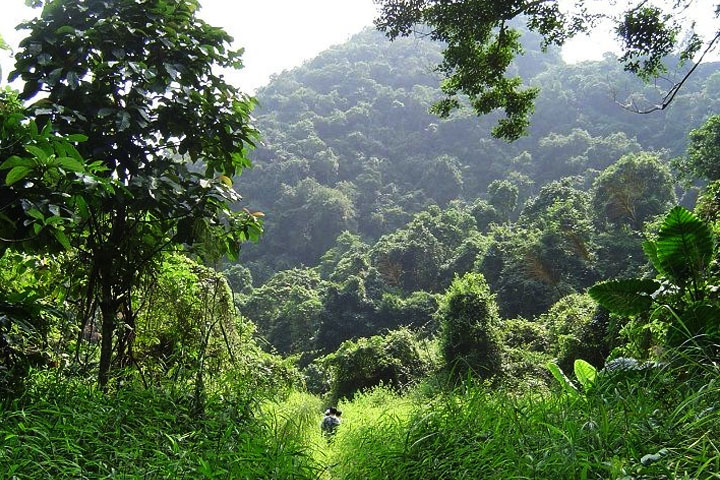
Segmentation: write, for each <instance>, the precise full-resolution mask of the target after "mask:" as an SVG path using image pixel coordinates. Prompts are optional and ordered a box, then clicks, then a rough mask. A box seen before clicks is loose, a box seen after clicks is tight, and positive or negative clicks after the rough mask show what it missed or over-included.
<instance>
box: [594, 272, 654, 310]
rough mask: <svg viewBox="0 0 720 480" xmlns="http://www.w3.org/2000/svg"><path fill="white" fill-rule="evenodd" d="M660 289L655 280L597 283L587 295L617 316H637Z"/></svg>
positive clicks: (645, 308)
mask: <svg viewBox="0 0 720 480" xmlns="http://www.w3.org/2000/svg"><path fill="white" fill-rule="evenodd" d="M659 288H660V284H659V283H658V282H656V281H655V280H650V279H645V280H639V279H625V280H610V281H607V282H602V283H598V284H597V285H595V286H594V287H592V288H591V289H590V290H588V293H589V294H590V296H591V297H592V298H593V300H595V301H596V302H598V303H599V304H600V305H602V306H603V307H605V308H607V309H608V310H610V311H611V312H613V313H617V314H618V315H638V314H640V313H643V312H646V311H648V310H649V309H650V306H651V305H652V300H653V299H652V296H651V295H652V294H653V293H654V292H656V291H657V290H658V289H659Z"/></svg>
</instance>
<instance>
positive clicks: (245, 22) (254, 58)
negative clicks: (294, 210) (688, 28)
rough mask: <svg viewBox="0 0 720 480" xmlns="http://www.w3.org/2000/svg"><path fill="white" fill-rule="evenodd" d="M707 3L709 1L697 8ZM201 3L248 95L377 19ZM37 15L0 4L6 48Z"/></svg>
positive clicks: (354, 8) (256, 0)
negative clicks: (226, 36)
mask: <svg viewBox="0 0 720 480" xmlns="http://www.w3.org/2000/svg"><path fill="white" fill-rule="evenodd" d="M562 1H563V0H561V2H562ZM564 1H568V2H569V1H570V0H564ZM708 1H711V0H699V3H705V2H708ZM201 3H202V5H203V8H202V10H201V12H200V16H201V17H202V18H203V19H204V20H206V21H207V22H208V23H210V24H212V25H217V26H220V27H223V28H224V29H225V30H226V31H227V32H228V33H230V35H232V36H233V37H234V38H235V44H234V46H235V47H236V48H237V47H243V48H244V49H245V53H244V55H243V62H244V64H245V68H244V69H242V70H240V71H239V72H232V73H231V74H228V79H229V81H230V82H231V83H233V84H234V85H236V86H238V87H240V88H241V89H243V90H244V91H246V92H248V93H254V92H255V90H256V89H257V88H258V87H260V86H263V85H265V84H266V83H267V82H268V81H269V79H270V76H271V75H272V74H278V73H281V72H282V71H283V70H289V69H292V68H293V67H296V66H299V65H301V64H302V63H303V62H304V61H306V60H309V59H311V58H313V57H315V56H316V55H317V54H318V53H320V52H322V51H323V50H326V49H327V48H329V47H330V46H332V45H336V44H340V43H343V42H345V41H346V40H348V39H349V38H350V37H351V36H352V35H354V34H355V33H358V32H359V31H361V30H362V29H363V28H365V27H368V26H371V25H372V21H373V18H375V16H376V13H377V12H376V6H375V4H374V3H373V0H201ZM603 3H604V2H603ZM37 13H39V10H37V9H31V8H29V7H26V6H25V2H24V0H0V35H2V37H3V38H4V39H5V41H6V42H7V43H8V44H9V45H10V46H12V47H13V48H15V47H17V44H18V42H19V41H20V40H21V39H22V36H23V34H22V32H17V31H15V25H17V24H18V23H20V22H21V21H22V20H25V19H29V18H31V17H33V16H34V15H36V14H37ZM614 48H615V49H616V47H614V46H613V43H612V41H610V40H609V28H600V29H598V31H596V32H594V33H593V35H592V36H591V37H579V38H575V39H573V40H571V41H570V42H568V44H567V45H565V47H564V48H563V57H564V58H565V61H567V62H570V63H574V62H577V61H582V60H598V59H601V58H602V55H603V53H604V52H605V51H607V50H611V49H614ZM12 65H13V60H12V56H11V54H10V53H9V52H6V51H0V67H1V68H2V83H3V84H4V83H5V82H6V79H7V75H8V73H10V71H11V70H12Z"/></svg>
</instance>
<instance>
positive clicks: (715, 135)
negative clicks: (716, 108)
mask: <svg viewBox="0 0 720 480" xmlns="http://www.w3.org/2000/svg"><path fill="white" fill-rule="evenodd" d="M678 167H679V168H678V170H679V171H680V173H681V176H683V177H686V178H688V179H691V180H694V179H696V178H702V179H706V180H710V181H713V180H720V115H713V116H711V117H710V118H708V119H707V121H706V122H705V123H703V125H702V126H701V127H700V128H696V129H695V130H691V131H690V144H689V145H688V149H687V155H686V156H685V158H683V159H681V160H680V164H679V165H678Z"/></svg>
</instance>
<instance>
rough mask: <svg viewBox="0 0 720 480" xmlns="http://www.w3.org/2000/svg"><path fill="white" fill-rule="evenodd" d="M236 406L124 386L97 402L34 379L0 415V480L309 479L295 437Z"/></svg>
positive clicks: (306, 455) (74, 389)
mask: <svg viewBox="0 0 720 480" xmlns="http://www.w3.org/2000/svg"><path fill="white" fill-rule="evenodd" d="M245 411H247V409H246V408H244V406H242V405H235V404H233V402H229V401H227V400H225V401H224V400H223V399H209V400H208V402H207V403H206V405H205V411H204V413H202V414H199V413H197V412H194V411H193V402H192V400H191V397H190V396H171V395H169V394H167V393H164V392H162V391H159V390H146V389H143V388H139V387H137V388H136V387H132V386H125V387H124V388H122V389H120V390H119V391H117V392H115V393H112V394H103V393H102V392H100V391H98V390H97V389H96V388H95V387H94V386H92V385H88V384H86V383H84V382H81V381H68V380H63V381H53V380H52V378H51V377H44V376H42V375H36V376H35V377H34V378H33V383H32V387H31V388H30V389H29V391H28V392H27V393H26V394H25V396H23V397H22V398H20V399H17V400H15V401H14V402H13V403H11V404H10V405H9V406H8V407H7V408H5V409H4V410H2V411H0V441H1V443H0V466H2V468H0V478H2V479H33V480H35V479H42V478H46V479H70V478H72V479H104V478H113V479H131V478H132V479H136V478H137V479H140V478H142V479H168V478H172V479H184V478H185V479H210V478H211V479H253V480H254V479H259V478H263V479H310V478H316V477H317V474H318V471H317V466H316V463H315V462H313V460H312V457H311V456H310V452H309V449H308V447H307V446H306V444H305V443H304V442H303V441H302V440H303V439H302V438H301V437H297V436H293V435H288V436H283V437H278V436H277V434H278V432H277V431H276V430H275V429H274V427H273V425H272V424H267V423H264V422H260V421H258V420H257V419H256V418H254V417H253V416H247V415H246V414H244V413H241V412H245Z"/></svg>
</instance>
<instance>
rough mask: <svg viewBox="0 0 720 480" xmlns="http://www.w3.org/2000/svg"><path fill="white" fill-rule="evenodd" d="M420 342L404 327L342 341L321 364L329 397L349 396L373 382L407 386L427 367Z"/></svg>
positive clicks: (401, 386) (371, 385) (398, 387)
mask: <svg viewBox="0 0 720 480" xmlns="http://www.w3.org/2000/svg"><path fill="white" fill-rule="evenodd" d="M421 349H422V344H421V342H420V341H418V339H417V338H416V337H415V335H414V334H413V333H412V332H411V331H410V330H407V329H399V330H394V331H391V332H388V333H387V334H386V335H382V336H380V335H375V336H372V337H369V338H361V339H358V340H356V341H350V340H348V341H345V342H343V344H342V345H340V348H338V349H337V351H335V352H334V353H332V354H330V355H328V356H326V357H325V358H324V359H323V363H325V364H326V365H328V366H329V367H330V371H331V375H332V383H331V389H330V392H331V397H332V398H334V399H340V398H351V397H352V395H353V394H354V393H355V392H358V391H362V390H365V389H368V388H371V387H375V386H377V385H386V386H388V387H391V388H395V389H398V390H403V389H407V388H408V387H409V386H410V384H411V383H412V382H413V381H417V380H419V379H420V378H422V377H423V376H424V375H425V374H427V373H428V371H429V370H430V367H431V365H430V363H429V359H428V357H427V355H426V354H425V353H423V352H422V350H421Z"/></svg>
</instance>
